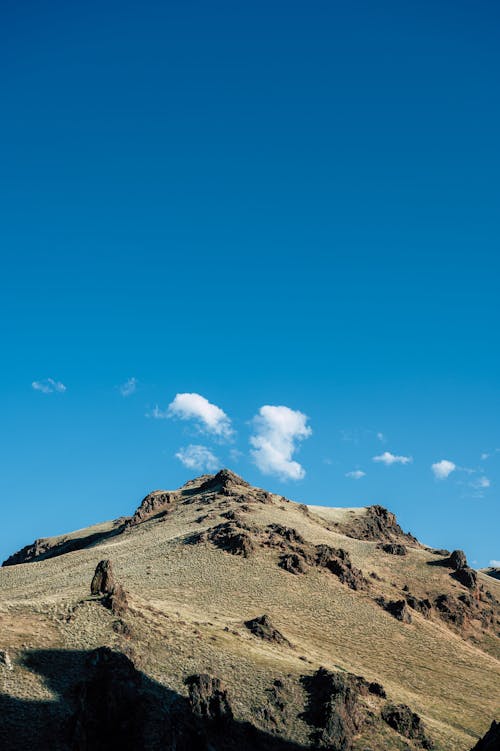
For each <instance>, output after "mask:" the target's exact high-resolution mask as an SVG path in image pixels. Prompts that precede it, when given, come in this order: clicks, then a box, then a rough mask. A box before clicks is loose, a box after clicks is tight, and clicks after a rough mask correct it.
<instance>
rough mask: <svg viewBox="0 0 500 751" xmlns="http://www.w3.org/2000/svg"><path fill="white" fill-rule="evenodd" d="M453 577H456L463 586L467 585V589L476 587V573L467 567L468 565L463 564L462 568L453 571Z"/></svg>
mask: <svg viewBox="0 0 500 751" xmlns="http://www.w3.org/2000/svg"><path fill="white" fill-rule="evenodd" d="M455 579H457V580H458V581H459V582H460V584H463V585H464V587H467V589H476V587H477V573H476V572H475V571H474V569H472V568H469V567H468V566H464V567H463V568H460V569H458V571H455Z"/></svg>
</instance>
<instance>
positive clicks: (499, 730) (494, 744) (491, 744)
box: [471, 720, 500, 751]
mask: <svg viewBox="0 0 500 751" xmlns="http://www.w3.org/2000/svg"><path fill="white" fill-rule="evenodd" d="M499 749H500V722H495V720H493V722H492V723H491V727H490V729H489V730H488V731H487V733H486V735H484V736H483V737H482V738H481V740H479V741H478V742H477V743H476V745H475V746H474V748H473V749H472V750H471V751H498V750H499Z"/></svg>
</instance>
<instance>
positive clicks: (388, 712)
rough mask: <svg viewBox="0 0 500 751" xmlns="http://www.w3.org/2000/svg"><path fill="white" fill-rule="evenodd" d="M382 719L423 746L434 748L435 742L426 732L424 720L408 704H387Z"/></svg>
mask: <svg viewBox="0 0 500 751" xmlns="http://www.w3.org/2000/svg"><path fill="white" fill-rule="evenodd" d="M382 719H384V720H385V722H387V724H388V725H389V726H390V727H391V728H393V729H394V730H396V731H397V732H398V733H399V734H400V735H402V736H404V737H405V738H409V739H410V740H413V741H416V742H417V743H418V744H419V745H420V746H421V747H422V748H425V749H432V748H434V744H433V742H432V741H431V739H430V738H428V737H427V736H426V734H425V729H424V726H423V723H422V720H421V719H420V717H419V716H418V714H415V712H412V711H411V709H410V707H407V706H406V704H386V705H385V707H384V708H383V709H382Z"/></svg>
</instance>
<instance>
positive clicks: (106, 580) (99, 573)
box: [90, 558, 115, 595]
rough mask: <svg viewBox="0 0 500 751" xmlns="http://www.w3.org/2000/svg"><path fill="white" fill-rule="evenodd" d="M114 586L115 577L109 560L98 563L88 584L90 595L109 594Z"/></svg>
mask: <svg viewBox="0 0 500 751" xmlns="http://www.w3.org/2000/svg"><path fill="white" fill-rule="evenodd" d="M114 586H115V577H114V574H113V566H112V563H111V561H110V560H109V558H107V559H105V560H103V561H99V563H98V564H97V567H96V570H95V573H94V576H93V579H92V582H91V584H90V593H91V594H93V595H105V594H110V593H111V592H112V590H113V587H114Z"/></svg>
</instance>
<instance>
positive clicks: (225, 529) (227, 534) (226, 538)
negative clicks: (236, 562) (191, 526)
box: [191, 521, 255, 558]
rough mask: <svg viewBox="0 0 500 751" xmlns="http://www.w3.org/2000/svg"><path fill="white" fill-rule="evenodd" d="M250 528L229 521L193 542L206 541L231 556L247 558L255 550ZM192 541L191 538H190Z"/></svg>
mask: <svg viewBox="0 0 500 751" xmlns="http://www.w3.org/2000/svg"><path fill="white" fill-rule="evenodd" d="M252 531H253V530H252V528H251V527H250V526H249V525H246V524H244V523H243V522H241V521H230V522H224V523H223V524H219V525H217V526H216V527H213V528H212V529H210V530H208V532H206V533H203V534H202V535H198V536H196V538H195V539H194V541H200V540H202V539H208V540H209V541H210V542H212V543H213V544H214V545H215V546H216V547H218V548H220V549H221V550H225V551H226V552H227V553H231V554H232V555H241V556H242V557H243V558H249V557H250V555H251V554H252V553H253V552H254V550H255V544H254V541H253V539H252V536H251V534H250V533H251V532H252ZM191 539H192V540H193V538H191Z"/></svg>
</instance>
